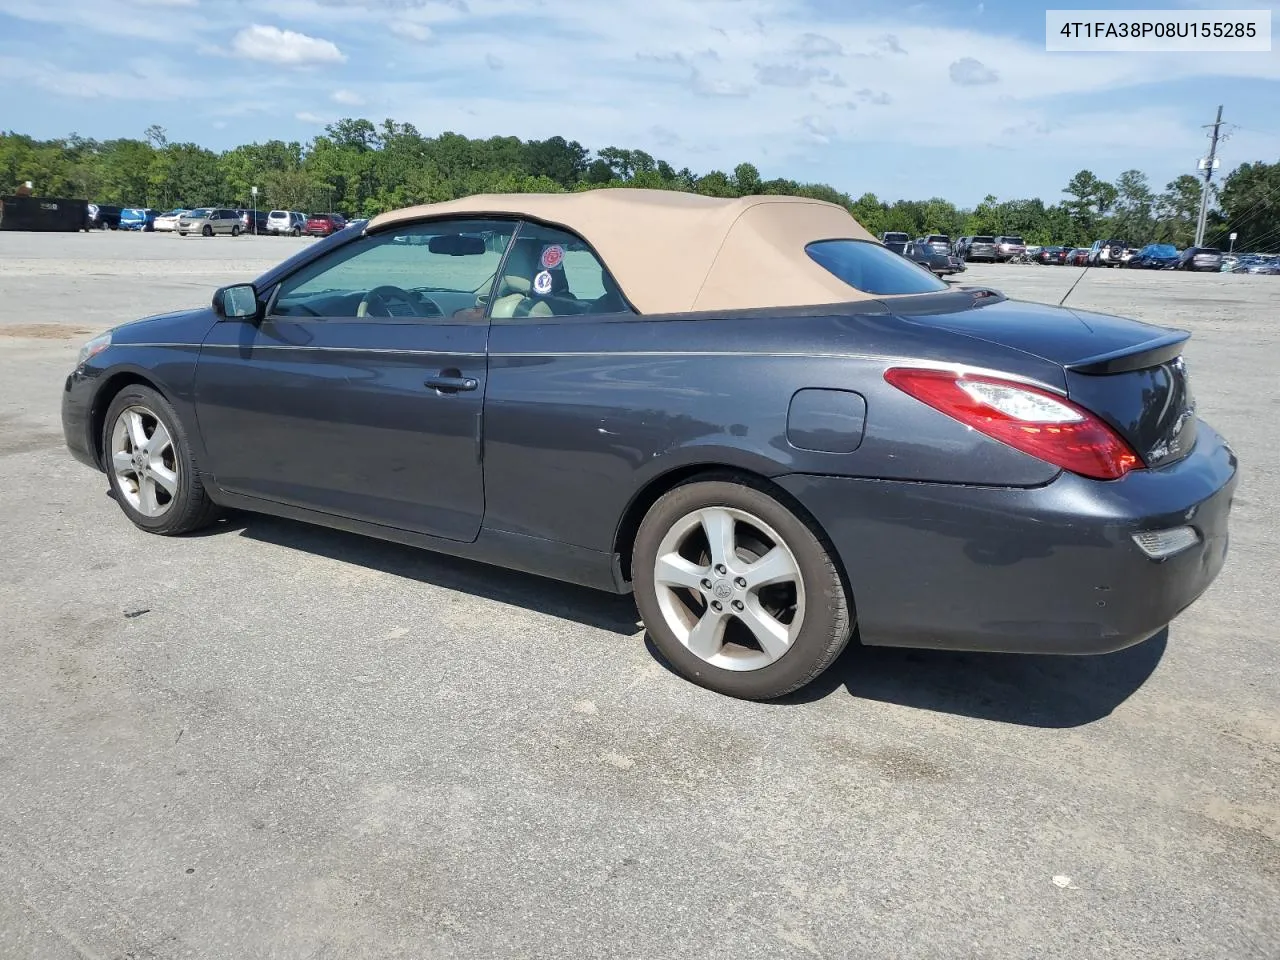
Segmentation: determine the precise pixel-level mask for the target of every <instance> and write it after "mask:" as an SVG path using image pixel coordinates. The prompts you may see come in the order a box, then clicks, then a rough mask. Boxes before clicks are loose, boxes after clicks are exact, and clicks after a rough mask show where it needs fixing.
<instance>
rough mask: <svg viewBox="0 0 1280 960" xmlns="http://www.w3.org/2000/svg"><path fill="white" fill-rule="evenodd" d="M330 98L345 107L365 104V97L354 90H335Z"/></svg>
mask: <svg viewBox="0 0 1280 960" xmlns="http://www.w3.org/2000/svg"><path fill="white" fill-rule="evenodd" d="M329 99H330V100H332V101H333V102H334V103H340V104H342V105H343V106H344V107H363V106H364V105H365V99H364V97H362V96H360V94H358V93H356V92H355V91H354V90H335V91H333V93H332V95H330V97H329Z"/></svg>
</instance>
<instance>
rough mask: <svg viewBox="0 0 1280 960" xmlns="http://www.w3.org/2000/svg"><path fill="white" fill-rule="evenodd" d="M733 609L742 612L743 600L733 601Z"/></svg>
mask: <svg viewBox="0 0 1280 960" xmlns="http://www.w3.org/2000/svg"><path fill="white" fill-rule="evenodd" d="M733 609H735V610H741V609H742V601H741V600H735V601H733Z"/></svg>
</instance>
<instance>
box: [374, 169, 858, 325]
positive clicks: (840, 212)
mask: <svg viewBox="0 0 1280 960" xmlns="http://www.w3.org/2000/svg"><path fill="white" fill-rule="evenodd" d="M463 214H465V215H467V216H477V215H479V216H515V217H527V218H529V219H531V220H538V221H541V222H543V223H547V224H551V225H554V226H558V227H563V228H565V229H567V230H569V231H571V232H573V233H576V234H578V235H579V236H580V237H582V238H583V239H584V240H586V241H587V242H588V243H589V244H591V246H592V247H593V248H594V249H595V251H596V252H597V253H598V254H599V255H600V257H601V259H602V260H603V261H604V263H605V266H607V267H608V269H609V272H610V273H611V274H613V278H614V279H615V280H616V281H617V282H618V285H619V286H620V287H621V288H622V291H623V293H624V294H626V297H627V299H628V300H629V301H631V303H632V304H633V305H634V306H635V308H636V309H637V310H639V311H640V312H641V313H686V312H690V311H695V310H740V309H749V308H752V307H794V306H809V305H817V304H826V303H845V302H848V301H850V300H866V299H870V298H871V295H870V294H867V293H863V292H862V291H860V290H857V289H855V288H854V287H851V286H849V285H848V284H846V283H844V282H843V281H841V280H839V279H838V278H836V277H835V276H834V275H832V274H831V273H828V272H827V271H826V270H825V269H824V268H823V267H821V266H819V265H818V264H817V263H815V262H814V261H813V260H812V259H811V258H810V257H809V256H808V254H806V253H805V249H804V248H805V245H806V244H808V243H812V242H813V241H815V240H837V239H850V240H871V241H872V242H878V241H876V239H875V238H874V237H873V236H872V235H871V234H870V233H868V232H867V230H866V229H865V228H864V227H863V226H862V225H861V224H860V223H858V221H856V220H855V219H853V217H852V216H850V215H849V212H848V211H847V210H845V209H844V207H841V206H839V205H837V204H834V203H827V202H826V201H823V200H809V199H806V198H804V197H785V196H764V197H741V198H738V199H732V200H729V199H722V198H719V197H704V196H699V195H698V194H693V193H682V192H678V191H675V190H641V189H631V188H627V187H615V188H607V189H601V190H588V191H585V192H582V193H564V194H559V193H513V194H479V195H476V196H472V197H464V198H462V199H460V200H449V201H446V202H444V203H431V204H424V205H422V206H417V207H407V208H405V209H403V210H391V211H388V212H387V213H383V214H379V215H378V216H376V217H374V218H373V219H372V220H371V221H370V222H369V225H368V227H367V230H369V231H370V232H373V231H378V230H382V229H384V228H386V227H390V226H393V225H396V224H403V223H408V222H413V221H420V220H425V219H431V218H437V217H446V216H458V215H463Z"/></svg>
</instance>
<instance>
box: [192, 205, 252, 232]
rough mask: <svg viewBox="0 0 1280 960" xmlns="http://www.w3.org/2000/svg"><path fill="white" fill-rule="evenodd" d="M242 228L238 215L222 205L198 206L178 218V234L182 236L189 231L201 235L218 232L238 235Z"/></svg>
mask: <svg viewBox="0 0 1280 960" xmlns="http://www.w3.org/2000/svg"><path fill="white" fill-rule="evenodd" d="M242 230H243V228H242V227H241V226H240V215H239V214H238V213H236V212H235V211H234V210H228V209H226V208H224V207H200V208H199V209H198V210H192V211H191V212H190V213H184V214H183V215H182V216H181V217H179V218H178V234H179V235H180V236H183V237H185V236H186V235H187V234H189V233H198V234H200V236H202V237H212V236H215V235H217V234H219V233H221V234H226V235H228V236H232V237H238V236H240V234H241V232H242Z"/></svg>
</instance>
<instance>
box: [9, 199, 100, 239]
mask: <svg viewBox="0 0 1280 960" xmlns="http://www.w3.org/2000/svg"><path fill="white" fill-rule="evenodd" d="M0 204H2V205H3V206H0V230H39V231H43V232H49V233H75V232H76V231H77V230H84V229H85V227H86V225H87V223H88V220H89V201H87V200H67V199H65V198H61V197H57V198H55V197H0Z"/></svg>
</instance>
